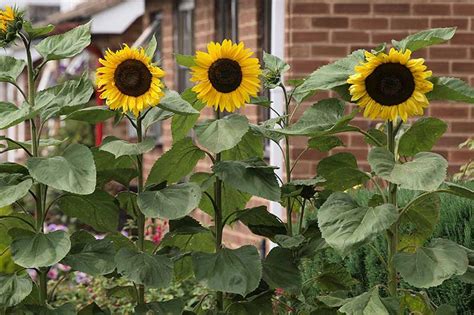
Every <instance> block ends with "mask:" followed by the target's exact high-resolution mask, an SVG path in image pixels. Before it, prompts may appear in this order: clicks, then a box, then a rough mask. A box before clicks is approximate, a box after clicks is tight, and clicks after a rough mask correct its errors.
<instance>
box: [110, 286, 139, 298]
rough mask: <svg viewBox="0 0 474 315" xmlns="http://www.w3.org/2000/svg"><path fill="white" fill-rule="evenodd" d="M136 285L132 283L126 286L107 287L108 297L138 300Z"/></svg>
mask: <svg viewBox="0 0 474 315" xmlns="http://www.w3.org/2000/svg"><path fill="white" fill-rule="evenodd" d="M136 292H137V291H136V290H135V287H134V286H132V285H126V286H116V287H113V288H111V289H107V297H108V298H111V297H115V298H127V299H130V300H132V301H134V302H136V295H137V293H136Z"/></svg>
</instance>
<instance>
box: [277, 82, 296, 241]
mask: <svg viewBox="0 0 474 315" xmlns="http://www.w3.org/2000/svg"><path fill="white" fill-rule="evenodd" d="M280 87H281V89H282V90H283V94H284V96H285V127H286V128H288V126H290V116H289V113H290V99H289V98H288V93H287V92H286V87H285V86H284V85H283V83H280ZM285 171H286V183H289V182H291V171H292V168H291V160H290V137H289V136H288V135H285ZM286 203H287V205H286V227H287V228H286V229H287V233H288V235H289V236H292V235H293V222H292V220H291V214H292V212H293V209H292V204H291V197H288V198H287V199H286Z"/></svg>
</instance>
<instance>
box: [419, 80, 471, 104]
mask: <svg viewBox="0 0 474 315" xmlns="http://www.w3.org/2000/svg"><path fill="white" fill-rule="evenodd" d="M430 80H431V82H433V91H431V92H429V93H428V94H427V95H426V96H427V97H428V99H429V100H446V101H456V102H465V103H471V104H473V103H474V89H473V88H472V87H471V86H470V85H469V84H467V83H466V82H464V81H463V80H461V79H458V78H450V77H434V78H431V79H430Z"/></svg>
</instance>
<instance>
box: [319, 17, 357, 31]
mask: <svg viewBox="0 0 474 315" xmlns="http://www.w3.org/2000/svg"><path fill="white" fill-rule="evenodd" d="M348 26H349V19H348V18H346V17H317V18H314V19H313V27H319V28H331V29H332V28H347V27H348Z"/></svg>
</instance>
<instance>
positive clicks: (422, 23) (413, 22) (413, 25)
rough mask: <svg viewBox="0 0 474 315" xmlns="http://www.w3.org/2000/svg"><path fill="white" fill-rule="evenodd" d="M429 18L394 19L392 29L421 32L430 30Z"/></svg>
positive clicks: (391, 24)
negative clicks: (425, 29)
mask: <svg viewBox="0 0 474 315" xmlns="http://www.w3.org/2000/svg"><path fill="white" fill-rule="evenodd" d="M428 25H429V23H428V19H427V18H419V17H416V18H393V19H392V21H391V23H390V28H391V29H393V30H410V29H412V30H419V29H424V28H428Z"/></svg>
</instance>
